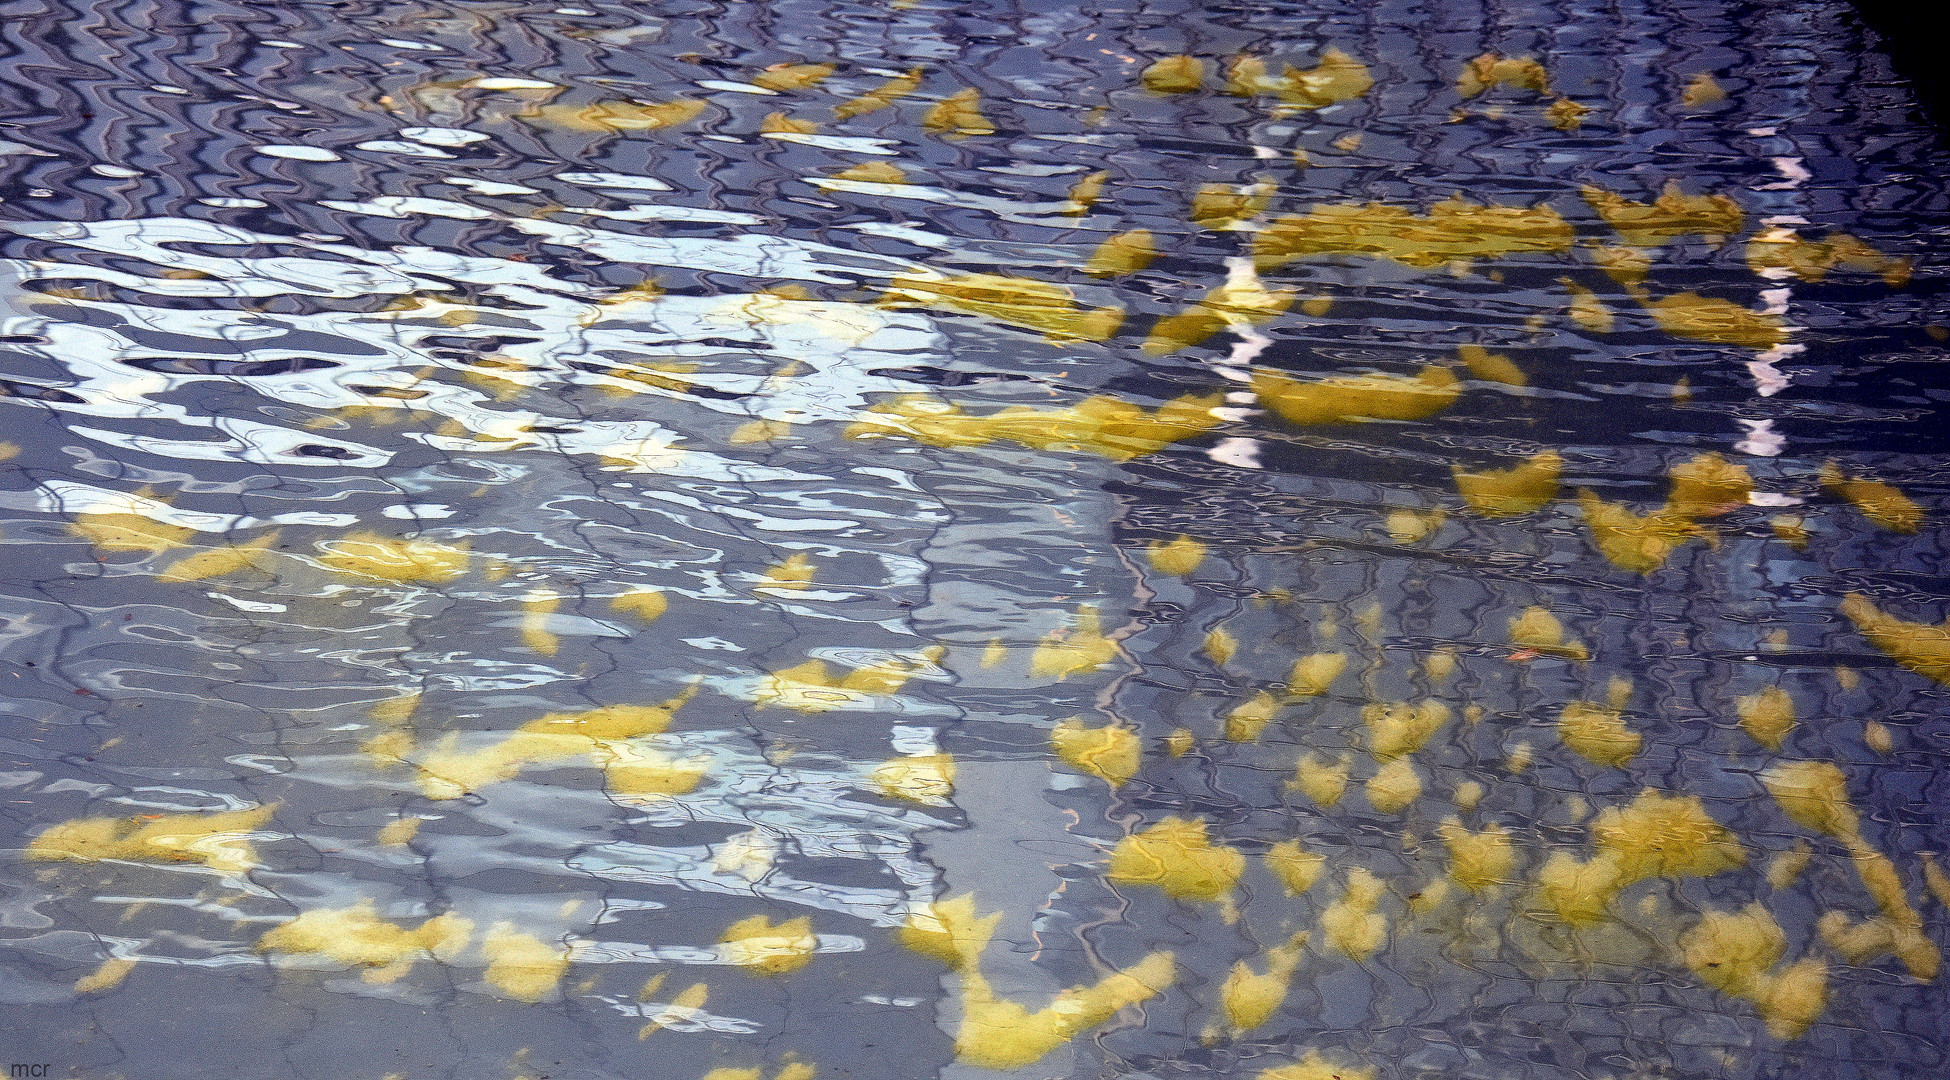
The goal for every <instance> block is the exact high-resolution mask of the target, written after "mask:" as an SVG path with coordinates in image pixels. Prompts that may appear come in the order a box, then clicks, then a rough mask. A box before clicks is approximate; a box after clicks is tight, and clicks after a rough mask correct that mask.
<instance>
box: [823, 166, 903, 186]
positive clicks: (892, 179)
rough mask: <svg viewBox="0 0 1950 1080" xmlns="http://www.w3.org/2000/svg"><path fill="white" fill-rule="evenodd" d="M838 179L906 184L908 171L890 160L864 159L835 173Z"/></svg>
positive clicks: (865, 182) (868, 182)
mask: <svg viewBox="0 0 1950 1080" xmlns="http://www.w3.org/2000/svg"><path fill="white" fill-rule="evenodd" d="M833 178H834V179H836V180H857V181H859V182H860V183H863V184H905V183H907V173H905V172H903V171H901V167H900V166H899V165H895V164H894V163H892V162H890V161H863V162H861V163H860V164H858V165H854V166H852V167H850V168H845V169H841V170H840V171H839V172H836V173H834V174H833Z"/></svg>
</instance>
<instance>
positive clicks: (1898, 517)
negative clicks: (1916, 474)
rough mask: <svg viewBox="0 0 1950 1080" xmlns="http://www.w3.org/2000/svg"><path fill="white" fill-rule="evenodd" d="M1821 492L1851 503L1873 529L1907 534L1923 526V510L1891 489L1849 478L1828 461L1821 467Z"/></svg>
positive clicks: (1891, 487)
mask: <svg viewBox="0 0 1950 1080" xmlns="http://www.w3.org/2000/svg"><path fill="white" fill-rule="evenodd" d="M1821 489H1822V490H1823V491H1826V492H1829V493H1830V494H1833V495H1838V496H1840V497H1841V498H1844V499H1847V500H1848V501H1849V502H1851V503H1854V504H1855V508H1856V509H1858V510H1860V511H1862V516H1863V517H1865V518H1868V519H1869V521H1870V522H1871V523H1872V524H1874V525H1875V526H1876V527H1877V528H1882V529H1887V530H1889V531H1890V532H1895V533H1905V534H1909V533H1914V532H1916V529H1917V527H1918V526H1919V525H1921V524H1922V523H1923V508H1922V507H1920V506H1918V505H1916V503H1914V502H1913V501H1911V500H1910V497H1909V496H1907V495H1905V494H1903V493H1902V492H1901V491H1900V490H1898V489H1897V488H1896V487H1895V486H1894V485H1891V484H1885V483H1883V482H1882V481H1880V480H1862V479H1858V478H1853V477H1850V476H1849V475H1848V474H1847V473H1844V472H1843V471H1842V468H1841V466H1839V465H1837V464H1835V463H1834V462H1832V461H1831V462H1828V463H1827V464H1825V465H1823V466H1822V467H1821Z"/></svg>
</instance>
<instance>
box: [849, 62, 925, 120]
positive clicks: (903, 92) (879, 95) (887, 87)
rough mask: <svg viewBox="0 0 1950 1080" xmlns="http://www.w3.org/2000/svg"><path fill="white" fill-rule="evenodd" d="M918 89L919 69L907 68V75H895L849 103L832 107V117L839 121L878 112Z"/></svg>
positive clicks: (919, 85)
mask: <svg viewBox="0 0 1950 1080" xmlns="http://www.w3.org/2000/svg"><path fill="white" fill-rule="evenodd" d="M920 88H921V69H920V68H909V69H908V71H907V74H905V75H896V76H894V77H893V78H891V79H888V80H887V81H886V82H884V83H881V84H880V85H879V86H878V87H875V88H874V89H872V90H869V91H867V92H866V93H864V94H862V95H860V96H859V97H857V98H854V99H853V100H851V101H842V102H840V103H839V104H838V105H835V106H833V115H834V116H835V117H837V118H838V119H841V120H850V119H852V118H853V117H856V116H863V115H865V114H867V113H870V112H878V111H880V110H881V109H885V108H887V107H889V106H891V105H892V104H894V102H896V101H899V100H900V99H901V98H904V97H906V96H907V95H909V94H911V93H913V92H914V91H916V90H919V89H920Z"/></svg>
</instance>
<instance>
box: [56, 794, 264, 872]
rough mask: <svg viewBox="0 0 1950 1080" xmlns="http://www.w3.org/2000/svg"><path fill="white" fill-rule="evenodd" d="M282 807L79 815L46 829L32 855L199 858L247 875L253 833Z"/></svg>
mask: <svg viewBox="0 0 1950 1080" xmlns="http://www.w3.org/2000/svg"><path fill="white" fill-rule="evenodd" d="M276 809H277V808H276V807H273V806H259V807H255V808H253V809H250V810H226V811H220V812H218V813H214V814H144V815H141V816H138V817H131V818H116V817H98V818H76V819H75V820H73V821H63V822H60V823H58V824H55V825H50V826H48V827H47V828H46V829H44V830H42V831H41V834H40V835H39V836H36V837H34V839H33V841H32V842H30V843H29V844H28V845H27V853H26V854H27V858H29V859H37V860H42V861H47V862H97V861H99V860H102V859H120V860H127V861H130V862H199V863H202V864H203V865H205V866H208V867H209V868H210V869H212V870H218V871H222V872H225V873H242V872H243V871H246V870H249V869H251V868H253V867H255V866H257V865H258V862H257V851H256V849H255V848H253V847H251V843H250V840H249V839H247V836H248V834H250V833H252V832H255V831H257V830H258V829H261V828H263V827H264V825H265V824H266V823H267V822H269V821H270V820H271V814H272V813H273V812H274V811H275V810H276Z"/></svg>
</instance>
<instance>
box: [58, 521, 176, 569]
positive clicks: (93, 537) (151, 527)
mask: <svg viewBox="0 0 1950 1080" xmlns="http://www.w3.org/2000/svg"><path fill="white" fill-rule="evenodd" d="M68 531H69V532H70V533H73V534H74V535H75V536H78V537H81V538H82V539H83V540H86V541H88V542H89V543H91V544H93V545H95V547H96V548H97V549H98V550H101V551H147V552H151V553H155V552H162V551H170V550H173V549H175V548H179V547H184V546H185V544H184V543H183V542H184V541H185V540H187V539H189V538H190V537H191V536H194V535H196V530H195V529H190V528H185V527H184V526H181V525H170V524H166V523H164V522H161V521H152V520H150V519H149V518H146V517H143V516H142V515H141V514H81V515H78V516H77V517H76V518H75V519H74V521H72V522H70V523H69V525H68ZM192 558H194V556H192Z"/></svg>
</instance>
